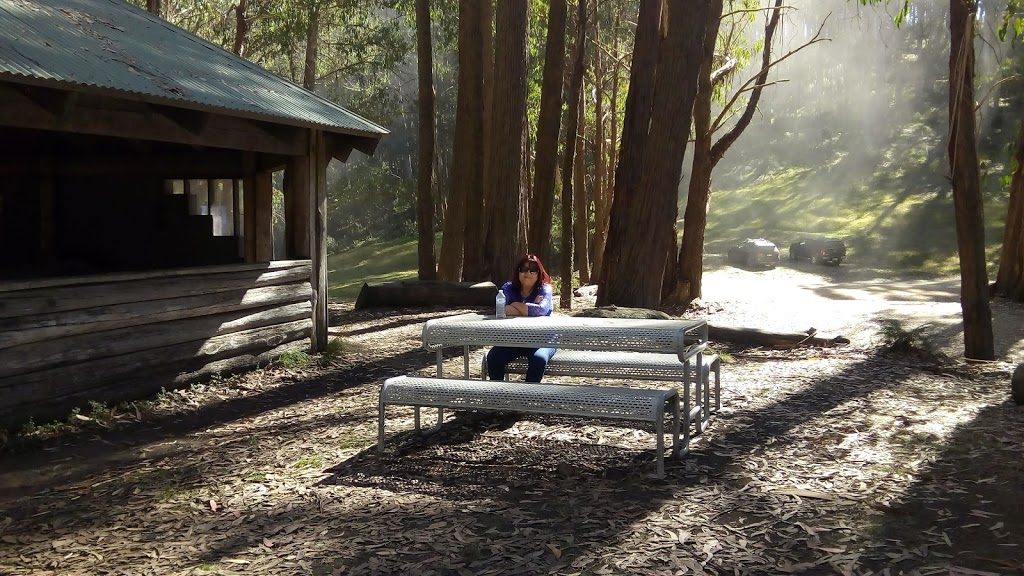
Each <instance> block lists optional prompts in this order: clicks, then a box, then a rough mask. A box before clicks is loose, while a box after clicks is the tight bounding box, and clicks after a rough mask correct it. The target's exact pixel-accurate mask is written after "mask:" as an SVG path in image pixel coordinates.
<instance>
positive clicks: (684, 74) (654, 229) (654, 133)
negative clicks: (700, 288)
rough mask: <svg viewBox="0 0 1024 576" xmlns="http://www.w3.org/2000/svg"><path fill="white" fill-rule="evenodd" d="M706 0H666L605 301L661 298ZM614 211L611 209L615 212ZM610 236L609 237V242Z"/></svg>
mask: <svg viewBox="0 0 1024 576" xmlns="http://www.w3.org/2000/svg"><path fill="white" fill-rule="evenodd" d="M710 3H711V0H668V1H667V2H666V3H665V10H666V12H667V18H666V21H667V31H666V34H665V37H664V39H663V40H662V41H661V46H660V48H659V59H658V70H657V76H656V80H655V87H654V104H653V107H652V110H651V127H650V133H649V134H648V137H647V146H646V150H645V152H644V155H643V163H642V171H641V176H640V185H639V186H638V187H637V188H636V189H635V190H633V191H632V193H631V194H630V200H631V201H630V202H629V204H628V210H629V212H630V217H631V220H632V222H634V228H633V229H632V230H631V232H630V238H628V241H626V242H623V243H621V244H619V246H620V248H619V253H618V256H619V257H618V259H609V262H608V264H609V265H610V264H612V263H613V262H614V263H615V267H614V269H613V268H611V266H609V272H610V274H609V276H608V283H607V284H606V286H605V287H606V289H607V291H608V296H607V297H608V301H609V302H610V303H612V304H616V305H622V306H632V307H639V308H657V307H658V306H660V305H661V290H662V276H663V274H664V271H665V263H666V261H667V258H668V257H669V251H670V250H671V248H672V246H673V232H674V224H675V215H676V203H677V199H678V197H679V192H678V191H679V177H680V175H681V173H682V168H683V159H684V157H685V154H686V141H687V140H688V137H689V134H690V124H691V121H692V118H693V102H694V99H695V97H696V94H697V76H698V75H699V74H700V67H701V63H702V61H703V59H704V36H705V30H706V29H707V16H708V11H709V8H710ZM613 217H614V215H613ZM615 240H616V238H615V237H614V236H612V237H611V238H609V247H611V246H612V242H613V241H615Z"/></svg>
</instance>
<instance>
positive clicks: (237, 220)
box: [231, 178, 245, 259]
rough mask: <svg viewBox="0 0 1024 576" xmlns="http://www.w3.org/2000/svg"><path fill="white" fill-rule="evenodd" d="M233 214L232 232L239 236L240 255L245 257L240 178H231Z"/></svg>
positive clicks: (236, 236)
mask: <svg viewBox="0 0 1024 576" xmlns="http://www.w3.org/2000/svg"><path fill="white" fill-rule="evenodd" d="M231 216H232V217H233V218H234V226H233V230H232V234H234V236H235V238H238V256H239V257H240V258H242V259H245V238H244V237H243V234H242V230H243V228H242V227H243V226H244V222H243V220H242V181H241V180H239V179H238V178H233V179H232V180H231Z"/></svg>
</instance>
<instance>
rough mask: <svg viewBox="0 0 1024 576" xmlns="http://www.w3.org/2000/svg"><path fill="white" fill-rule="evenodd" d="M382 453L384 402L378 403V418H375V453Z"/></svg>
mask: <svg viewBox="0 0 1024 576" xmlns="http://www.w3.org/2000/svg"><path fill="white" fill-rule="evenodd" d="M383 451H384V401H383V400H381V402H380V416H379V417H378V418H377V452H383Z"/></svg>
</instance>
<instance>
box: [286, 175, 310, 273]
mask: <svg viewBox="0 0 1024 576" xmlns="http://www.w3.org/2000/svg"><path fill="white" fill-rule="evenodd" d="M309 177H310V170H309V157H308V156H294V157H292V158H291V160H290V161H289V162H288V166H287V167H286V168H285V170H284V230H285V235H286V238H287V245H286V252H285V253H286V254H287V258H289V259H291V258H309V228H310V226H309V224H310V220H309V214H310V212H309V199H310V194H309Z"/></svg>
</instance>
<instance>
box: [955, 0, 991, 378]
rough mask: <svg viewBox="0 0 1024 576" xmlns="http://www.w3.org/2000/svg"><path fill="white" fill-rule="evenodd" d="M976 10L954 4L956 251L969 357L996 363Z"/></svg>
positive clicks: (964, 0) (970, 2) (967, 2)
mask: <svg viewBox="0 0 1024 576" xmlns="http://www.w3.org/2000/svg"><path fill="white" fill-rule="evenodd" d="M977 10H978V7H977V4H976V3H975V1H974V0H950V6H949V31H950V39H949V40H950V50H949V146H948V153H949V166H950V169H951V170H952V179H951V180H952V184H953V207H954V213H955V215H956V240H957V250H958V252H959V254H960V307H961V309H962V311H963V320H964V355H965V356H966V357H967V358H975V359H979V360H992V359H994V358H995V342H994V340H993V334H992V309H991V307H990V306H989V298H988V272H987V271H986V268H985V214H984V209H983V204H982V197H981V180H980V176H979V170H978V150H977V145H976V137H977V136H976V127H975V117H974V22H975V18H976V17H977Z"/></svg>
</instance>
